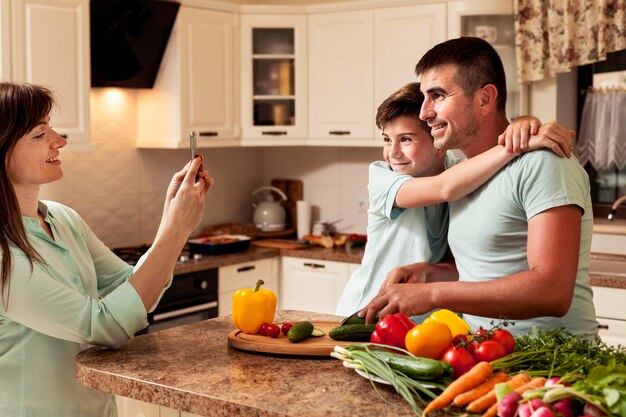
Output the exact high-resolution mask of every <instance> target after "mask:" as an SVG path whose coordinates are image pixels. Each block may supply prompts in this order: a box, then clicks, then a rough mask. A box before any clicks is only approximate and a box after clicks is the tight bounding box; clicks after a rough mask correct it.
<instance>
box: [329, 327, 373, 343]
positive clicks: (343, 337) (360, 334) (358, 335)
mask: <svg viewBox="0 0 626 417" xmlns="http://www.w3.org/2000/svg"><path fill="white" fill-rule="evenodd" d="M374 330H376V325H375V324H344V325H343V326H339V327H335V328H333V329H331V330H330V332H328V336H329V337H330V338H331V339H333V340H340V341H354V342H369V340H370V336H371V335H372V332H374Z"/></svg>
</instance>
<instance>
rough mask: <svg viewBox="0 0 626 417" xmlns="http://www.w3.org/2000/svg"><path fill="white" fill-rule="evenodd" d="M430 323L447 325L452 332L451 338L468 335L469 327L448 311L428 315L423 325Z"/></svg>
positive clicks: (442, 310) (443, 310) (438, 311)
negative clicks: (435, 322)
mask: <svg viewBox="0 0 626 417" xmlns="http://www.w3.org/2000/svg"><path fill="white" fill-rule="evenodd" d="M431 321H438V322H440V323H444V324H446V325H448V327H449V328H450V331H451V332H452V336H453V337H454V336H456V335H458V334H468V333H470V327H469V325H468V324H467V323H466V322H465V320H463V319H462V318H461V317H459V316H458V315H457V314H456V313H453V312H452V311H450V310H446V309H441V310H437V311H435V312H434V313H432V314H431V315H430V317H428V318H427V319H426V320H424V323H428V322H431Z"/></svg>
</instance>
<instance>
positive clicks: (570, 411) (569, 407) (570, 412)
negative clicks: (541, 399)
mask: <svg viewBox="0 0 626 417" xmlns="http://www.w3.org/2000/svg"><path fill="white" fill-rule="evenodd" d="M552 408H553V409H554V411H555V412H556V413H557V414H561V416H563V417H574V402H573V401H572V400H571V399H569V398H564V399H562V400H559V401H557V402H555V403H554V404H552Z"/></svg>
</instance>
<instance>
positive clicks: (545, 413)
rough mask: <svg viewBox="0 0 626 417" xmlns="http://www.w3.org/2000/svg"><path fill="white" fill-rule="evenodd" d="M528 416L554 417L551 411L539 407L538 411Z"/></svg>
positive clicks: (545, 407) (544, 407)
mask: <svg viewBox="0 0 626 417" xmlns="http://www.w3.org/2000/svg"><path fill="white" fill-rule="evenodd" d="M530 416H531V417H556V416H555V415H554V413H553V412H552V410H550V408H548V407H547V406H542V407H539V408H538V409H536V410H535V411H533V413H532V414H531V415H530Z"/></svg>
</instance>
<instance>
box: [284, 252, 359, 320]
mask: <svg viewBox="0 0 626 417" xmlns="http://www.w3.org/2000/svg"><path fill="white" fill-rule="evenodd" d="M355 267H358V265H356V264H354V265H353V264H349V263H346V262H335V261H322V260H318V259H305V258H293V257H288V256H284V257H283V258H282V272H281V282H280V298H279V301H280V308H281V309H285V310H305V311H313V312H318V313H328V314H335V310H336V309H337V303H338V301H339V297H340V296H341V293H342V292H343V289H344V287H345V286H346V283H347V282H348V278H349V277H350V271H351V270H354V269H355Z"/></svg>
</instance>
